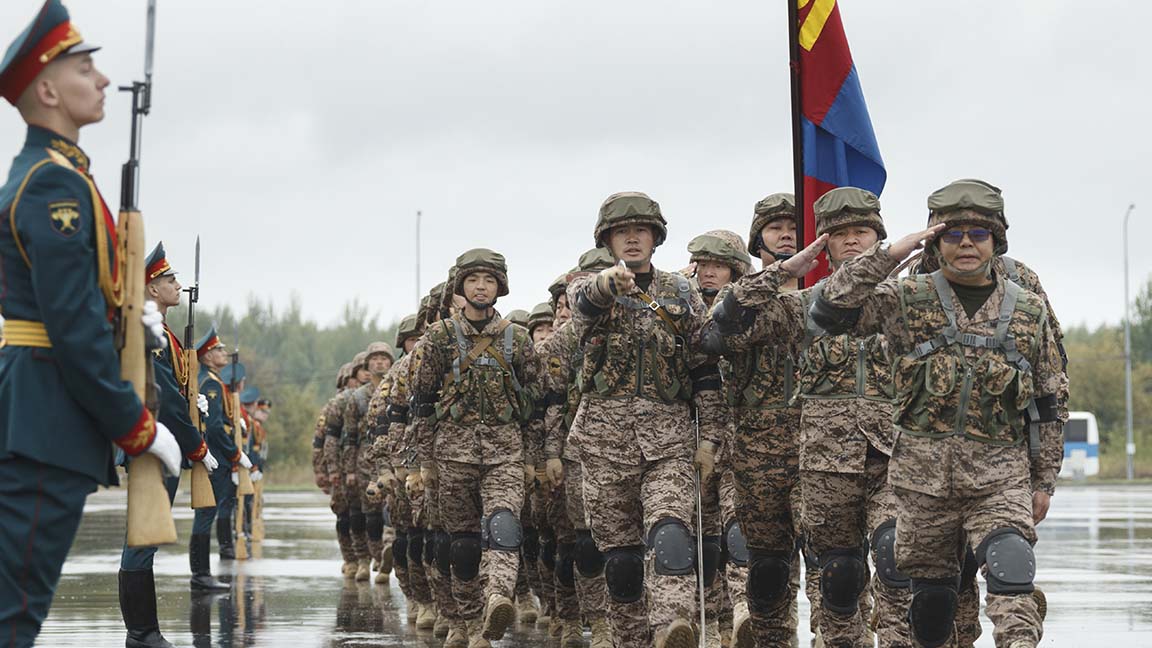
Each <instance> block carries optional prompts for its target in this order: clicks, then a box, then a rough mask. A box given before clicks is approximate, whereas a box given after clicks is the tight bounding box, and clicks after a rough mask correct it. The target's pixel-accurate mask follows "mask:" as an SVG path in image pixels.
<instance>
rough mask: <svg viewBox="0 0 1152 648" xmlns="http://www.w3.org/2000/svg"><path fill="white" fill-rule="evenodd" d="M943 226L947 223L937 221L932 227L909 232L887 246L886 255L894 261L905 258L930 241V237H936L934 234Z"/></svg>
mask: <svg viewBox="0 0 1152 648" xmlns="http://www.w3.org/2000/svg"><path fill="white" fill-rule="evenodd" d="M945 227H947V223H938V224H936V225H933V226H932V227H929V228H928V229H923V230H920V231H919V232H912V233H911V234H909V235H907V236H905V237H904V238H902V239H900V240H899V241H896V242H895V243H893V244H892V245H891V246H889V247H888V256H889V257H891V258H892V260H893V261H896V262H900V261H903V260H904V259H907V258H908V255H909V254H912V252H913V251H915V250H919V249H920V248H922V247H924V246H926V245H928V244H929V243H931V242H932V239H934V238H936V235H937V234H939V233H940V230H942V229H944V228H945Z"/></svg>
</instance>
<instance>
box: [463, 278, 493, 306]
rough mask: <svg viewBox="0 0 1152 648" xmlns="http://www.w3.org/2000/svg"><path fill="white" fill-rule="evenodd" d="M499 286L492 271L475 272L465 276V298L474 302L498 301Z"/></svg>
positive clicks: (485, 304)
mask: <svg viewBox="0 0 1152 648" xmlns="http://www.w3.org/2000/svg"><path fill="white" fill-rule="evenodd" d="M499 286H500V284H499V283H497V281H496V277H494V276H493V275H492V274H491V273H488V272H473V273H472V274H470V275H468V276H467V277H464V298H465V299H467V300H468V301H469V302H471V303H473V304H481V305H484V306H488V305H491V304H492V303H493V302H495V301H496V292H497V289H498V288H499Z"/></svg>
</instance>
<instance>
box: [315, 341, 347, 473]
mask: <svg viewBox="0 0 1152 648" xmlns="http://www.w3.org/2000/svg"><path fill="white" fill-rule="evenodd" d="M351 369H352V364H351V363H349V362H346V363H344V364H343V365H341V366H340V369H339V370H338V371H337V372H336V394H335V395H334V396H333V397H332V398H330V399H328V402H327V403H325V404H324V407H322V408H320V413H319V414H318V415H317V416H316V426H315V428H314V429H313V433H312V478H313V481H314V482H315V483H316V488H319V489H320V490H321V492H323V493H324V494H325V495H331V494H332V485H331V482H329V480H328V463H327V461H326V459H325V456H324V443H325V440H326V439H327V438H328V416H329V415H330V413H331V408H332V405H333V401H335V400H336V397H337V396H339V395H340V394H342V393H344V389H345V385H346V384H347V383H348V374H349V372H350V371H351Z"/></svg>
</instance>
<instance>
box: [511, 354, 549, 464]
mask: <svg viewBox="0 0 1152 648" xmlns="http://www.w3.org/2000/svg"><path fill="white" fill-rule="evenodd" d="M512 359H513V362H515V361H517V360H518V361H519V365H518V366H516V367H515V370H516V375H517V376H518V377H519V379H520V388H521V389H522V390H523V391H524V393H525V394H527V395H528V398H527V399H525V402H530V403H531V405H530V406H531V407H532V408H533V411H532V413H531V414H530V415H529V417H528V423H527V424H526V425H523V426H521V434H522V441H521V443H522V448H521V451H522V452H523V455H524V456H523V462H524V463H532V464H535V463H536V462H537V461H538V460H539V459H540V457H541V455H542V454H543V445H544V408H545V407H546V405H545V402H544V399H545V396H546V392H547V390H548V385H547V382H548V381H547V380H546V374H545V373H544V372H543V371H541V362H542V360H541V357H540V355H539V354H538V353H537V352H536V345H535V344H533V343H532V338H531V337H529V336H528V335H527V334H525V336H524V341H523V343H522V344H520V348H519V349H517V353H515V354H514V355H513V358H512ZM537 411H539V416H538V415H537Z"/></svg>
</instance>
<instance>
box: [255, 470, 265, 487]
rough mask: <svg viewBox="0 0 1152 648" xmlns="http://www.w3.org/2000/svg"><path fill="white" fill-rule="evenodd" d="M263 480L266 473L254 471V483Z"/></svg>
mask: <svg viewBox="0 0 1152 648" xmlns="http://www.w3.org/2000/svg"><path fill="white" fill-rule="evenodd" d="M261 479H264V473H262V472H260V471H259V470H253V471H252V483H253V484H255V483H256V482H258V481H260V480H261Z"/></svg>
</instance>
